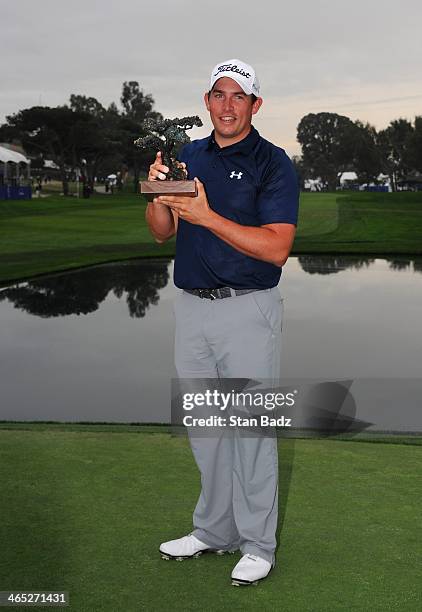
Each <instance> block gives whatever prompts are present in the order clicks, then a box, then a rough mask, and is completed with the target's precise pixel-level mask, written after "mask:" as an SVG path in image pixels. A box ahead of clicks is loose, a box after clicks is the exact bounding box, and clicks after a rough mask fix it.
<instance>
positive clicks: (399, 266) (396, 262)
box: [298, 255, 422, 274]
mask: <svg viewBox="0 0 422 612" xmlns="http://www.w3.org/2000/svg"><path fill="white" fill-rule="evenodd" d="M375 260H376V257H375V256H373V257H362V256H353V255H299V257H298V262H299V264H300V265H301V267H302V270H303V271H304V272H307V273H308V274H336V273H337V272H342V271H343V270H348V269H352V270H361V269H362V268H368V267H369V266H371V265H372V264H373V263H374V262H375ZM386 261H387V262H388V266H389V268H390V269H391V270H412V269H413V271H414V272H422V259H417V258H416V259H408V258H406V257H401V258H395V259H391V258H390V259H389V258H386Z"/></svg>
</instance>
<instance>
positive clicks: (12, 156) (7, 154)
mask: <svg viewBox="0 0 422 612" xmlns="http://www.w3.org/2000/svg"><path fill="white" fill-rule="evenodd" d="M0 162H3V164H4V172H3V173H1V174H3V178H4V179H6V178H12V176H8V174H9V173H8V172H7V164H8V163H12V164H16V170H15V172H14V173H13V175H14V176H13V178H18V177H19V164H25V166H27V176H28V177H29V166H30V164H31V162H30V160H29V159H28V158H27V157H25V155H22V153H18V152H17V151H12V150H11V149H6V147H2V146H1V145H0Z"/></svg>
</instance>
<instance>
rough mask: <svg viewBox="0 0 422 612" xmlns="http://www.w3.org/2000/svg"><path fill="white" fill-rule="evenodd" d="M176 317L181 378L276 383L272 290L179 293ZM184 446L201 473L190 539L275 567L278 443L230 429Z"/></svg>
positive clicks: (278, 302)
mask: <svg viewBox="0 0 422 612" xmlns="http://www.w3.org/2000/svg"><path fill="white" fill-rule="evenodd" d="M174 313H175V319H176V335H175V366H176V370H177V374H178V377H179V378H185V379H188V378H252V379H253V378H255V379H256V378H260V379H267V380H272V381H276V380H277V379H278V378H279V376H280V353H281V327H282V316H283V301H282V298H281V295H280V292H279V290H278V288H277V287H273V288H272V289H266V290H261V291H256V292H253V293H248V294H244V295H239V296H235V297H229V298H226V299H216V300H209V299H201V298H199V297H197V296H194V295H191V294H189V293H186V292H184V291H181V292H180V294H179V295H178V296H177V298H176V301H175V304H174ZM188 429H189V428H188ZM189 439H190V444H191V448H192V452H193V455H194V458H195V461H196V464H197V466H198V468H199V471H200V473H201V493H200V496H199V499H198V502H197V505H196V508H195V510H194V513H193V526H194V530H193V534H194V535H195V536H196V537H197V538H198V539H200V540H201V541H202V542H204V543H205V544H208V545H209V546H210V547H212V548H217V549H224V550H237V549H239V548H240V550H241V552H242V553H243V554H246V553H250V554H254V555H258V556H260V557H262V558H263V559H265V560H267V561H269V562H270V563H273V562H274V552H275V549H276V544H277V542H276V529H277V512H278V455H277V439H276V438H275V437H264V436H256V437H250V436H245V435H242V432H241V431H239V429H238V428H233V427H224V428H220V434H218V435H213V436H209V437H203V436H195V434H194V433H192V432H189Z"/></svg>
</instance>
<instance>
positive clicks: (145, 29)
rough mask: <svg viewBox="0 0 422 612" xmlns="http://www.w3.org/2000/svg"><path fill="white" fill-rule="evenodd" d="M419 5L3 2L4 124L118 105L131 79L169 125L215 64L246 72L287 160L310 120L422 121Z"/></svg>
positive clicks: (0, 117) (195, 98)
mask: <svg viewBox="0 0 422 612" xmlns="http://www.w3.org/2000/svg"><path fill="white" fill-rule="evenodd" d="M421 24H422V3H421V2H420V0H402V2H401V3H399V2H397V0H395V1H392V0H382V1H381V0H354V2H344V1H342V0H308V1H307V2H304V1H301V0H296V1H289V2H284V1H283V0H278V1H277V0H258V1H256V0H255V1H253V2H249V3H246V0H243V1H240V0H231V1H226V2H223V1H221V0H212V1H210V2H204V1H202V2H201V1H199V0H197V1H194V0H174V1H173V2H171V1H169V0H162V1H161V2H155V3H153V2H149V3H146V2H144V1H142V0H119V1H118V2H117V1H114V0H101V1H97V0H85V1H81V0H72V1H71V2H70V1H69V2H63V1H62V0H42V1H41V2H33V0H13V2H10V1H6V0H2V1H1V2H0V29H1V56H0V79H1V80H0V122H3V121H4V119H5V116H6V115H8V114H11V113H14V112H16V111H18V110H20V109H22V108H27V107H30V106H34V105H38V104H42V105H48V106H54V105H57V104H64V103H66V102H68V100H69V96H70V94H71V93H77V94H85V95H89V96H94V97H96V98H97V99H98V100H99V101H100V102H101V103H102V104H104V105H105V106H107V105H108V104H110V102H113V101H115V102H116V103H118V102H119V98H120V93H121V87H122V83H123V81H125V80H136V81H138V82H139V83H140V86H141V88H142V89H143V90H144V92H145V93H151V94H152V95H153V96H154V98H155V101H156V109H157V110H159V111H160V112H162V113H163V115H164V116H166V117H175V116H179V117H180V116H185V115H192V114H199V115H200V116H201V118H202V120H203V121H204V124H205V126H204V128H201V129H197V128H195V129H194V130H192V132H191V135H192V136H193V137H196V138H198V137H202V136H205V135H207V134H208V132H209V130H210V122H209V120H208V116H207V112H206V109H205V108H204V106H203V100H202V96H203V92H204V91H205V90H206V89H207V87H208V80H209V75H210V72H211V69H212V68H213V66H214V65H215V64H216V63H218V62H220V61H223V60H226V59H231V58H239V59H242V60H243V61H246V62H247V63H250V64H252V65H253V66H254V68H255V70H256V72H257V74H258V77H259V79H260V82H261V91H262V97H263V98H264V104H263V106H262V108H261V110H260V111H259V113H258V115H256V118H255V120H254V123H255V126H256V127H257V129H258V130H259V131H260V132H261V134H262V135H263V136H264V137H265V138H268V139H269V140H271V141H272V142H274V143H275V144H277V145H279V146H282V147H283V148H285V149H286V151H287V152H288V153H289V154H290V155H293V154H297V153H299V152H300V147H299V145H298V143H297V142H296V128H297V124H298V123H299V121H300V119H301V117H303V115H305V114H307V113H309V112H321V111H330V112H337V113H339V114H342V115H346V116H348V117H350V118H351V119H361V120H362V121H369V122H370V123H372V124H374V125H375V126H376V127H377V128H382V127H385V126H386V125H388V123H389V122H390V121H391V120H392V119H397V118H399V117H406V118H408V119H410V120H413V118H414V116H415V115H416V114H420V115H422V43H421V33H420V32H421Z"/></svg>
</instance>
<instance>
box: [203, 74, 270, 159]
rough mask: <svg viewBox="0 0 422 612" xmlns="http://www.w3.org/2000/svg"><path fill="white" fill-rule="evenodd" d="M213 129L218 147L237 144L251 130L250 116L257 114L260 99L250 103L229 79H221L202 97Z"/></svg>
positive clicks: (260, 102) (248, 97) (246, 96)
mask: <svg viewBox="0 0 422 612" xmlns="http://www.w3.org/2000/svg"><path fill="white" fill-rule="evenodd" d="M204 100H205V105H206V107H207V110H208V111H209V113H210V117H211V121H212V123H213V125H214V129H215V139H216V142H217V143H218V144H219V145H220V147H226V146H228V145H231V144H234V143H235V142H239V141H240V140H243V138H245V137H246V136H247V135H248V134H249V132H250V129H251V121H252V115H255V113H257V112H258V110H259V108H260V106H261V104H262V98H257V100H255V102H253V103H252V97H251V96H248V95H246V94H245V92H244V91H243V89H242V88H241V87H240V85H238V84H237V83H236V81H233V79H230V78H229V77H222V78H221V79H218V81H217V82H216V83H215V85H214V87H213V89H212V91H211V92H210V94H209V97H208V94H207V93H206V94H205V96H204Z"/></svg>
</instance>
